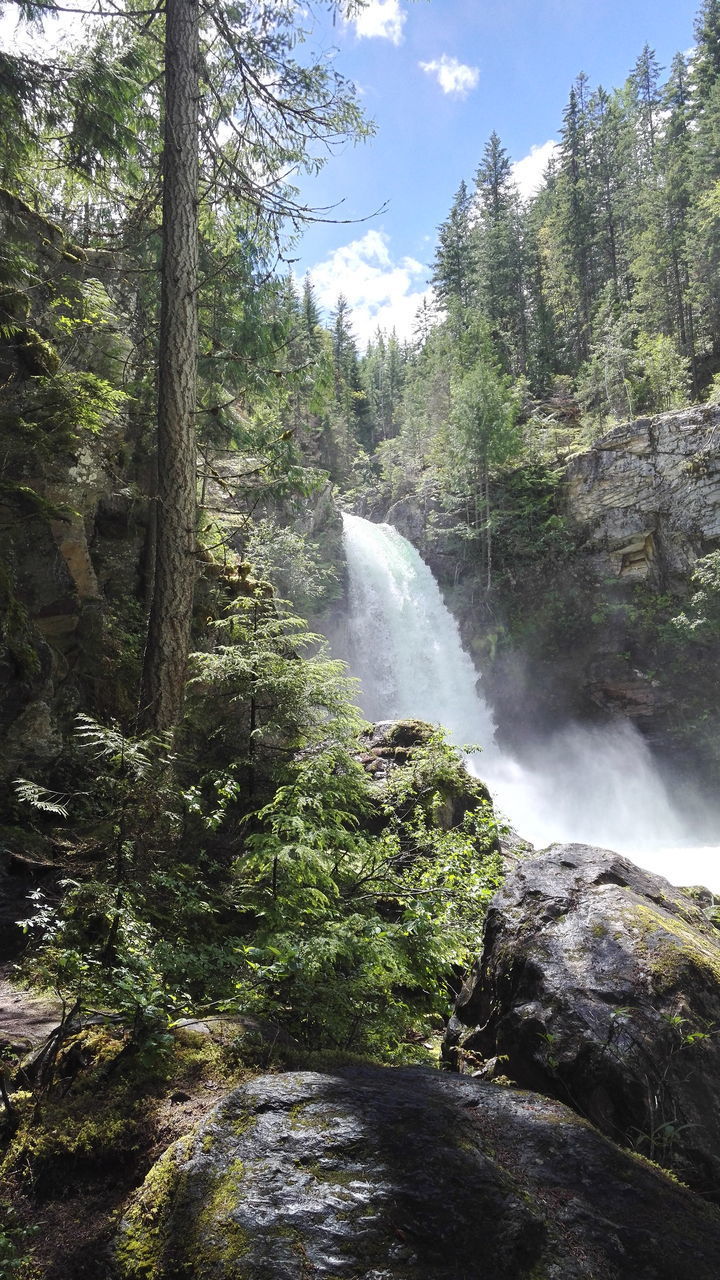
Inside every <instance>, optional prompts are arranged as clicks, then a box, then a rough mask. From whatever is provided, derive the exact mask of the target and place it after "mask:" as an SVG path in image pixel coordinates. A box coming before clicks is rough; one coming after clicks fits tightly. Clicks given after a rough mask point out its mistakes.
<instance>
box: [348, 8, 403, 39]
mask: <svg viewBox="0 0 720 1280" xmlns="http://www.w3.org/2000/svg"><path fill="white" fill-rule="evenodd" d="M406 18H407V13H406V12H405V10H404V9H403V7H402V5H401V4H400V0H368V3H367V4H366V5H364V7H363V8H362V9H361V10H360V12H359V13H357V14H356V15H355V17H354V18H353V19H352V23H353V26H354V27H355V34H356V35H358V36H361V37H362V36H367V37H372V36H377V37H379V38H380V39H382V40H391V41H392V43H393V44H400V41H401V40H402V32H403V26H404V25H405V19H406Z"/></svg>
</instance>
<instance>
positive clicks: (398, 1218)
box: [111, 1066, 720, 1280]
mask: <svg viewBox="0 0 720 1280" xmlns="http://www.w3.org/2000/svg"><path fill="white" fill-rule="evenodd" d="M559 1206H562V1209H561V1211H559ZM609 1224H612V1227H611V1229H609ZM718 1257H720V1216H718V1214H717V1213H716V1211H715V1210H714V1209H713V1208H712V1207H711V1206H709V1205H707V1204H705V1203H704V1202H702V1201H701V1200H699V1199H698V1198H697V1197H695V1196H693V1195H692V1194H691V1193H690V1192H688V1191H687V1190H685V1189H684V1188H682V1187H680V1186H678V1185H677V1184H676V1183H673V1182H672V1181H671V1180H670V1179H668V1178H666V1177H665V1176H664V1175H663V1173H662V1172H661V1171H659V1170H658V1169H656V1168H653V1167H651V1166H649V1165H648V1164H645V1163H642V1162H639V1161H637V1160H636V1159H634V1158H633V1157H631V1156H630V1155H628V1154H626V1153H624V1152H622V1151H620V1150H619V1149H618V1148H617V1147H615V1146H614V1145H613V1144H612V1143H610V1142H608V1141H607V1140H606V1139H604V1138H602V1137H601V1136H600V1135H599V1134H598V1133H597V1132H596V1131H595V1130H594V1129H593V1127H592V1126H591V1125H590V1124H588V1123H587V1122H586V1121H581V1120H579V1119H578V1118H577V1117H576V1116H575V1115H573V1113H572V1112H571V1111H569V1110H568V1109H567V1108H565V1107H563V1106H562V1105H560V1104H559V1103H556V1102H551V1101H549V1100H547V1099H544V1098H540V1097H538V1096H537V1095H532V1094H525V1093H520V1092H518V1091H517V1090H514V1089H504V1088H497V1087H495V1086H494V1085H489V1084H482V1083H480V1082H478V1081H476V1080H470V1079H467V1078H460V1077H449V1076H447V1075H443V1074H441V1073H439V1072H434V1071H427V1070H425V1071H423V1070H408V1069H403V1070H392V1069H389V1068H382V1067H370V1066H366V1067H358V1068H337V1069H334V1070H333V1071H332V1073H331V1074H316V1073H313V1072H297V1073H291V1074H287V1075H275V1076H265V1077H260V1078H257V1079H255V1080H252V1081H250V1082H249V1083H248V1084H246V1085H244V1086H243V1087H242V1088H240V1089H238V1090H236V1091H235V1092H234V1093H232V1094H230V1095H229V1097H228V1098H226V1099H225V1100H224V1101H223V1102H221V1103H220V1105H219V1106H218V1107H217V1108H216V1109H215V1110H214V1111H213V1112H212V1113H211V1114H210V1115H209V1116H208V1117H207V1118H206V1120H205V1121H204V1122H203V1123H202V1124H201V1125H200V1126H199V1128H198V1129H197V1130H196V1131H195V1132H194V1133H193V1134H191V1135H189V1136H187V1137H186V1138H183V1139H181V1141H180V1142H179V1143H176V1144H175V1146H173V1147H171V1148H170V1149H169V1150H168V1151H167V1152H166V1153H165V1155H164V1156H163V1157H162V1158H161V1159H160V1161H159V1162H158V1164H157V1165H156V1166H155V1167H154V1169H153V1170H151V1172H150V1174H149V1175H148V1178H147V1179H146V1182H145V1183H144V1185H143V1187H142V1188H141V1189H140V1191H139V1192H137V1194H136V1195H135V1196H134V1198H133V1200H132V1201H131V1203H130V1205H129V1207H128V1209H127V1212H126V1215H125V1218H124V1220H123V1222H122V1224H121V1226H120V1229H119V1231H118V1234H117V1236H116V1239H115V1242H114V1245H113V1249H112V1263H111V1274H112V1276H113V1277H114V1278H115V1280H179V1278H180V1277H182V1278H183V1280H307V1277H309V1276H313V1277H315V1280H359V1278H360V1277H362V1280H458V1277H461V1276H462V1277H466V1278H467V1280H539V1278H540V1277H547V1278H548V1280H597V1278H598V1277H600V1276H602V1277H604V1278H606V1280H637V1277H638V1276H640V1275H642V1276H647V1277H648V1278H650V1277H653V1280H716V1276H717V1270H716V1263H717V1259H718Z"/></svg>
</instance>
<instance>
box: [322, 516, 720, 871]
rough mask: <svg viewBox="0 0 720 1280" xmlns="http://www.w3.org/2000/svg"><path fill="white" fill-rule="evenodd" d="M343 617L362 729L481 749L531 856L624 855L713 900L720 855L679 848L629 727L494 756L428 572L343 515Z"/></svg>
mask: <svg viewBox="0 0 720 1280" xmlns="http://www.w3.org/2000/svg"><path fill="white" fill-rule="evenodd" d="M343 525H344V541H345V552H346V556H347V564H348V575H349V615H348V618H347V631H346V634H345V636H344V640H343V641H342V642H336V648H337V649H338V650H340V651H341V652H340V656H342V657H344V658H346V660H347V662H348V665H349V667H350V670H351V672H352V674H353V675H354V676H357V677H358V678H359V680H360V705H361V707H362V710H363V711H364V713H365V715H367V716H368V718H369V719H371V720H379V719H383V720H387V719H392V718H394V717H417V718H419V719H422V720H428V721H430V722H431V723H433V724H440V725H442V727H443V728H444V729H445V730H446V731H447V733H448V735H449V737H450V740H451V741H452V742H454V743H455V744H456V745H457V746H465V745H468V744H474V745H478V746H480V747H482V749H483V754H482V756H481V757H480V758H478V757H475V756H471V757H470V759H469V767H470V769H471V770H472V771H473V772H475V773H477V774H478V775H479V776H481V777H482V778H483V779H484V780H485V781H486V782H487V784H488V785H489V787H490V789H491V791H492V792H493V795H494V797H495V800H496V802H497V803H498V805H499V807H500V808H501V809H502V810H503V811H504V812H505V813H506V814H507V815H508V817H509V818H510V820H511V822H512V824H513V826H515V827H516V828H517V830H518V831H519V832H520V833H521V834H522V835H523V836H525V837H526V838H527V839H529V840H531V841H532V842H533V843H534V844H537V845H545V844H549V843H550V842H552V841H583V842H587V843H590V844H596V845H603V846H605V847H606V848H612V849H616V850H618V851H619V852H624V853H628V854H630V855H632V856H633V857H634V859H635V860H636V861H637V862H639V863H640V865H642V866H645V867H647V868H648V869H650V870H654V871H658V872H660V873H661V874H663V875H666V876H668V878H670V879H671V880H675V881H676V882H677V883H684V884H688V883H691V882H693V881H696V882H703V883H706V884H709V885H710V887H711V888H713V889H720V851H718V849H717V848H716V847H714V846H712V847H709V846H706V847H705V848H700V847H699V846H697V847H695V848H693V849H691V848H688V847H687V846H688V844H689V840H688V832H687V822H683V820H682V818H681V817H680V814H679V812H678V811H677V810H676V809H675V807H674V806H673V804H672V801H671V799H670V798H669V796H668V794H667V791H666V789H665V786H664V784H663V782H662V779H661V778H660V776H659V774H658V773H657V770H656V769H655V767H654V765H653V761H652V758H651V755H650V752H649V751H648V748H647V746H646V744H645V743H644V742H643V740H642V738H641V737H640V735H639V733H638V732H637V730H636V729H635V728H634V727H633V726H632V725H631V724H630V723H629V722H628V721H618V722H615V723H613V724H611V725H608V726H599V727H584V726H580V725H573V726H569V727H567V728H566V729H564V730H562V731H561V732H559V733H556V734H554V735H552V736H551V737H549V738H548V739H547V740H546V742H544V743H543V744H542V747H536V748H534V749H533V751H532V753H530V754H528V755H527V756H524V757H523V760H522V761H520V760H518V759H514V758H512V757H510V756H509V755H507V754H506V753H503V752H501V751H500V750H499V749H498V747H497V746H496V744H495V741H494V733H495V726H494V723H493V719H492V715H491V713H490V711H489V708H488V706H487V704H486V703H485V700H484V698H483V697H482V693H481V692H480V691H479V689H478V683H479V682H478V676H477V672H476V671H475V668H474V666H473V663H472V661H471V659H470V657H469V656H468V654H467V653H466V652H465V651H464V649H463V647H462V643H461V640H460V632H459V629H458V625H457V623H456V621H455V619H454V618H453V617H452V614H451V613H450V612H449V610H448V609H447V608H446V606H445V604H444V601H443V599H442V595H441V593H440V589H439V587H438V585H437V583H436V581H435V579H434V577H433V575H432V572H431V570H430V569H429V567H428V566H427V565H426V564H425V563H424V561H423V560H422V559H421V557H420V555H419V554H418V552H417V551H416V549H415V548H414V547H413V546H412V544H411V543H410V542H408V541H407V539H406V538H404V537H403V536H402V535H401V534H400V533H398V532H397V530H396V529H394V528H392V526H391V525H387V524H381V525H378V524H372V523H371V522H370V521H368V520H363V519H362V518H361V517H360V516H353V515H348V514H346V515H344V516H343Z"/></svg>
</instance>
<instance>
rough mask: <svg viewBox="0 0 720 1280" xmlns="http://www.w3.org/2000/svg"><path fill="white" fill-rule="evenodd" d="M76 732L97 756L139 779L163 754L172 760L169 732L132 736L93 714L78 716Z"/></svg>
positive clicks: (84, 744) (144, 775)
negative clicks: (169, 753)
mask: <svg viewBox="0 0 720 1280" xmlns="http://www.w3.org/2000/svg"><path fill="white" fill-rule="evenodd" d="M75 724H76V726H77V727H76V729H75V735H76V737H77V738H79V739H80V742H81V743H82V744H83V746H85V747H88V748H89V749H90V750H91V751H92V752H93V753H94V757H95V759H97V760H105V761H106V762H107V763H108V764H110V765H113V766H114V767H115V768H119V769H121V770H123V771H126V772H127V773H129V774H131V775H132V776H133V777H134V778H136V779H137V780H138V781H139V780H140V779H142V778H145V777H147V775H148V774H149V773H150V770H151V769H152V768H153V766H154V765H155V764H156V763H157V759H158V755H159V754H162V755H163V756H164V758H165V759H166V761H167V762H169V759H170V757H169V755H168V748H169V735H168V734H156V735H152V736H147V737H144V738H129V737H127V736H126V735H125V734H124V733H123V732H122V730H121V729H119V728H118V727H117V725H112V724H111V725H105V724H100V723H99V722H98V721H97V720H94V719H93V718H92V716H88V715H78V716H76V717H75Z"/></svg>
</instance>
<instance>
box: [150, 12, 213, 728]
mask: <svg viewBox="0 0 720 1280" xmlns="http://www.w3.org/2000/svg"><path fill="white" fill-rule="evenodd" d="M199 13H200V10H199V3H198V0H167V4H166V34H165V137H164V151H163V251H162V267H161V270H162V290H161V304H160V306H161V309H160V349H159V355H158V436H157V456H158V491H157V540H156V551H155V579H154V591H153V598H152V605H151V609H150V620H149V625H148V640H147V648H146V652H145V664H144V670H143V683H142V695H141V703H142V715H141V718H142V721H143V723H144V724H145V726H146V727H148V728H154V729H166V728H169V727H170V726H171V725H173V724H175V723H176V722H177V720H178V718H179V716H180V712H181V709H182V700H183V689H184V685H185V678H186V667H187V658H188V652H189V649H190V625H191V621H192V603H193V588H194V583H195V536H196V524H197V494H196V484H197V480H196V472H197V466H196V458H195V408H196V382H197V354H198V318H197V280H198V103H199V65H200V58H199Z"/></svg>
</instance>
